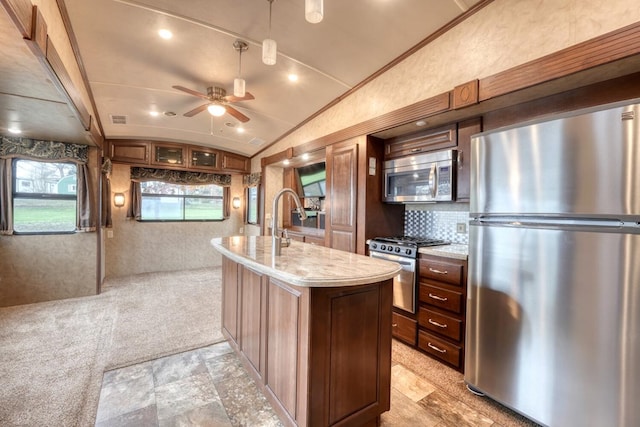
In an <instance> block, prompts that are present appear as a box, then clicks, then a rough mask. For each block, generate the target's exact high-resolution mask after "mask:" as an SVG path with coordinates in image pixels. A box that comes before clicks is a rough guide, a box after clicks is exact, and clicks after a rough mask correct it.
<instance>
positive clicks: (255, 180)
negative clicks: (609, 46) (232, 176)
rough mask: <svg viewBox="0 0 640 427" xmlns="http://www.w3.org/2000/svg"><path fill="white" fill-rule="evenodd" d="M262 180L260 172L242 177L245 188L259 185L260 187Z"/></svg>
mask: <svg viewBox="0 0 640 427" xmlns="http://www.w3.org/2000/svg"><path fill="white" fill-rule="evenodd" d="M261 178H262V174H261V173H260V172H255V173H252V174H249V175H245V176H243V177H242V184H243V185H244V186H245V188H249V187H257V186H258V185H260V179H261Z"/></svg>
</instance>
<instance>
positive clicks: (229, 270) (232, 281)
mask: <svg viewBox="0 0 640 427" xmlns="http://www.w3.org/2000/svg"><path fill="white" fill-rule="evenodd" d="M238 289H239V283H238V263H236V262H234V261H232V260H230V259H229V258H227V257H222V329H223V331H225V332H226V333H227V334H228V335H229V336H230V337H231V339H232V340H234V341H236V343H237V341H238Z"/></svg>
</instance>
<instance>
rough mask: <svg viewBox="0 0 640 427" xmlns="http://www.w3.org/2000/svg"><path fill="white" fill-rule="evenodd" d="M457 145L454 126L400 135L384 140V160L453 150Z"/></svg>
mask: <svg viewBox="0 0 640 427" xmlns="http://www.w3.org/2000/svg"><path fill="white" fill-rule="evenodd" d="M456 145H458V142H457V134H456V125H455V124H452V125H447V126H443V127H440V128H437V129H428V130H423V131H419V132H413V133H410V134H407V135H400V136H397V137H394V138H390V139H388V140H386V143H385V159H391V158H396V157H403V156H410V155H413V154H417V153H423V152H426V151H435V150H442V149H445V148H454V147H455V146H456Z"/></svg>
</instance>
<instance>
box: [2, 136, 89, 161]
mask: <svg viewBox="0 0 640 427" xmlns="http://www.w3.org/2000/svg"><path fill="white" fill-rule="evenodd" d="M12 157H21V158H26V159H31V160H43V161H51V162H65V161H69V162H75V163H81V164H86V163H87V162H88V161H89V146H87V145H81V144H72V143H69V142H58V141H42V140H38V139H31V138H22V137H14V136H3V137H2V140H1V143H0V158H5V159H8V158H12Z"/></svg>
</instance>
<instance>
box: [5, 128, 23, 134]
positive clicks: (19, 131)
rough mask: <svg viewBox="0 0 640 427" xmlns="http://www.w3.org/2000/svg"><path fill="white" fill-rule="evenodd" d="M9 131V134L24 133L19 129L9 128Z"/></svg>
mask: <svg viewBox="0 0 640 427" xmlns="http://www.w3.org/2000/svg"><path fill="white" fill-rule="evenodd" d="M8 130H9V132H11V133H15V134H18V133H22V131H21V130H20V129H18V128H9V129H8Z"/></svg>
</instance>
